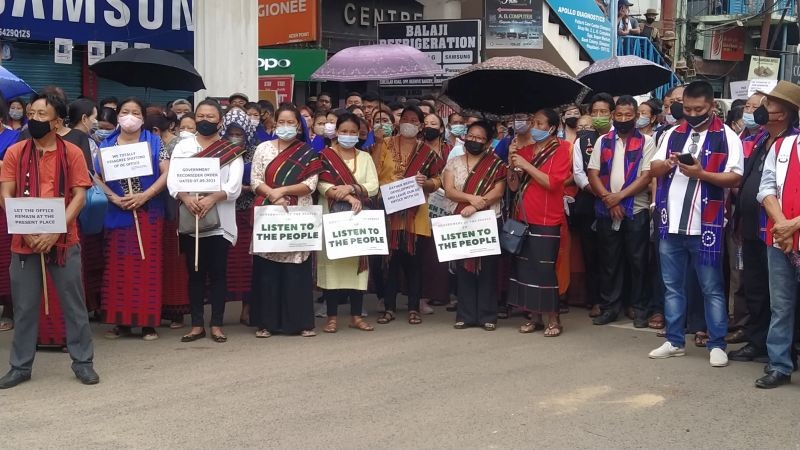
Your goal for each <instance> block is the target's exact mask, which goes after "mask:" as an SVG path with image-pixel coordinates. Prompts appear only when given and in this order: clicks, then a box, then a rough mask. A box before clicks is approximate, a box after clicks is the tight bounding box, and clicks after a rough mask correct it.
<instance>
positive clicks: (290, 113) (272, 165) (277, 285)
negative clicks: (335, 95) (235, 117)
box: [250, 104, 322, 338]
mask: <svg viewBox="0 0 800 450" xmlns="http://www.w3.org/2000/svg"><path fill="white" fill-rule="evenodd" d="M275 118H276V121H277V128H276V134H277V135H278V139H277V140H274V141H268V142H263V143H261V144H260V145H259V146H258V148H256V152H255V155H254V156H253V169H252V174H251V187H252V189H253V193H254V194H255V195H256V200H255V205H256V206H260V205H264V204H267V205H277V206H289V205H298V206H310V205H312V204H313V203H314V200H313V198H312V196H311V194H312V193H313V192H314V191H315V190H316V189H317V180H318V174H319V172H320V171H321V168H322V164H321V162H320V160H319V157H318V156H317V153H316V152H315V151H314V150H313V149H312V148H311V147H310V146H309V145H308V143H307V142H306V136H305V135H304V133H302V132H301V131H302V127H301V121H302V118H301V117H300V113H299V112H298V111H297V110H296V109H295V108H294V107H293V106H291V105H287V104H285V105H282V106H281V107H280V108H278V111H277V112H276V116H275ZM253 279H254V283H253V286H254V292H253V296H252V299H251V306H250V308H251V309H250V323H251V325H255V327H256V330H257V331H256V337H258V338H267V337H270V336H271V335H272V334H273V333H277V332H281V333H283V334H299V335H300V336H303V337H312V336H316V333H315V332H314V305H313V303H314V300H313V293H312V288H313V281H312V273H311V259H310V253H309V252H286V253H254V254H253Z"/></svg>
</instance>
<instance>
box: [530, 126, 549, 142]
mask: <svg viewBox="0 0 800 450" xmlns="http://www.w3.org/2000/svg"><path fill="white" fill-rule="evenodd" d="M531 137H532V138H533V140H534V141H535V142H543V141H546V140H547V138H549V137H550V130H540V129H538V128H531Z"/></svg>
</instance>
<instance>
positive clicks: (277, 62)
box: [258, 58, 292, 72]
mask: <svg viewBox="0 0 800 450" xmlns="http://www.w3.org/2000/svg"><path fill="white" fill-rule="evenodd" d="M276 67H280V68H281V69H288V68H289V67H292V62H291V61H290V60H288V59H275V58H258V68H259V69H264V71H265V72H269V71H270V70H271V69H275V68H276Z"/></svg>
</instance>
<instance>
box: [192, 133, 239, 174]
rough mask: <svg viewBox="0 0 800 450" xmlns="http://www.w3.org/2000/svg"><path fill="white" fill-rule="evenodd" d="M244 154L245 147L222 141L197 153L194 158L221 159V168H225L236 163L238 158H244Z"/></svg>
mask: <svg viewBox="0 0 800 450" xmlns="http://www.w3.org/2000/svg"><path fill="white" fill-rule="evenodd" d="M244 152H245V147H244V146H241V145H236V144H232V143H231V142H229V141H226V140H224V139H220V140H218V141H215V142H213V143H211V145H209V146H208V147H206V148H205V150H200V151H199V152H197V153H195V154H194V156H192V158H219V167H220V168H223V167H225V166H227V165H228V164H230V163H232V162H234V161H236V158H238V157H240V156H242V155H243V154H244Z"/></svg>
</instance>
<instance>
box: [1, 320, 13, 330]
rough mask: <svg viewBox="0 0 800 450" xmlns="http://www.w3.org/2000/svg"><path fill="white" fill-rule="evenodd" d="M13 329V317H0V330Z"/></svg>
mask: <svg viewBox="0 0 800 450" xmlns="http://www.w3.org/2000/svg"><path fill="white" fill-rule="evenodd" d="M13 329H14V319H12V318H10V317H3V318H2V319H0V332H2V331H11V330H13Z"/></svg>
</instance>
